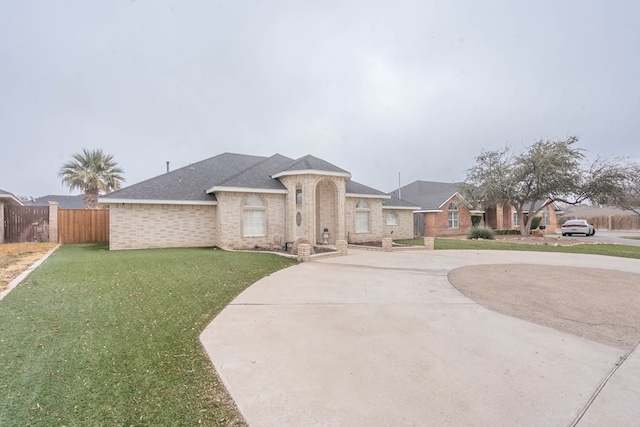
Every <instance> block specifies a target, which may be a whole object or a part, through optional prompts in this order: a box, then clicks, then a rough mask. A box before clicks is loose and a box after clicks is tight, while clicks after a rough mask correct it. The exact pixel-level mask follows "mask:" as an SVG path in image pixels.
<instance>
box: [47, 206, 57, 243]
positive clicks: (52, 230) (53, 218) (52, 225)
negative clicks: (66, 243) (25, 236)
mask: <svg viewBox="0 0 640 427" xmlns="http://www.w3.org/2000/svg"><path fill="white" fill-rule="evenodd" d="M49 241H50V242H51V243H58V202H49Z"/></svg>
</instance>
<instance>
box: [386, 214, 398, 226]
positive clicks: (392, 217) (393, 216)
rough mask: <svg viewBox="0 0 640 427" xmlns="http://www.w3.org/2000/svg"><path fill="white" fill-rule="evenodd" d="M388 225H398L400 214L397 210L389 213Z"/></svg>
mask: <svg viewBox="0 0 640 427" xmlns="http://www.w3.org/2000/svg"><path fill="white" fill-rule="evenodd" d="M387 225H398V215H396V213H395V212H388V213H387Z"/></svg>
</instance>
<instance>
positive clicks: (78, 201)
mask: <svg viewBox="0 0 640 427" xmlns="http://www.w3.org/2000/svg"><path fill="white" fill-rule="evenodd" d="M49 202H56V203H58V207H59V208H60V209H84V195H83V194H78V195H76V196H67V195H62V196H61V195H48V196H42V197H38V198H37V199H33V200H30V201H28V202H26V203H25V205H26V206H49Z"/></svg>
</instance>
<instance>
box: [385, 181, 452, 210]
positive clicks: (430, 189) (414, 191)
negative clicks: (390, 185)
mask: <svg viewBox="0 0 640 427" xmlns="http://www.w3.org/2000/svg"><path fill="white" fill-rule="evenodd" d="M460 185H461V184H460V183H450V182H435V181H415V182H412V183H411V184H408V185H405V186H404V187H401V188H400V189H399V190H395V191H392V192H391V193H389V194H391V195H392V196H394V197H398V198H400V199H402V200H405V201H408V202H410V203H413V204H415V205H416V206H420V207H421V209H423V210H440V209H442V206H443V205H444V204H445V203H446V202H447V201H448V200H450V199H451V198H452V197H453V196H456V195H457V196H458V197H460V194H459V193H458V190H459V188H460ZM460 198H461V199H462V197H460Z"/></svg>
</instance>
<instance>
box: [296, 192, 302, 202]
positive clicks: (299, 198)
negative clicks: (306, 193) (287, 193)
mask: <svg viewBox="0 0 640 427" xmlns="http://www.w3.org/2000/svg"><path fill="white" fill-rule="evenodd" d="M301 204H302V189H301V188H296V205H301Z"/></svg>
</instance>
